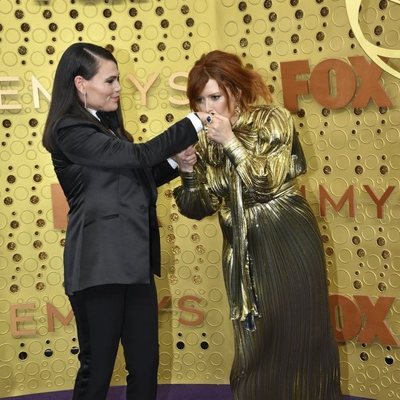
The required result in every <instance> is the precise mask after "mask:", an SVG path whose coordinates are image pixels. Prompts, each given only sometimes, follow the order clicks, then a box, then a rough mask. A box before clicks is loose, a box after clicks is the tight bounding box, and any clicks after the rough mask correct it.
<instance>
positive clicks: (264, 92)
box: [186, 50, 272, 111]
mask: <svg viewBox="0 0 400 400" xmlns="http://www.w3.org/2000/svg"><path fill="white" fill-rule="evenodd" d="M210 79H214V80H215V81H216V82H217V83H218V86H219V87H220V89H221V91H222V92H223V93H224V95H225V96H226V97H227V98H229V96H228V90H229V91H230V93H231V94H232V95H233V96H234V97H235V99H236V102H237V103H238V106H239V108H240V109H241V110H242V111H246V110H248V109H249V107H250V106H251V105H252V104H254V103H256V102H257V101H258V100H259V99H264V100H265V102H266V103H267V104H270V103H271V102H272V96H271V93H270V91H269V89H268V86H267V85H266V83H265V82H264V80H263V78H262V77H261V75H260V74H259V73H258V72H256V71H254V70H253V69H250V68H248V67H246V66H244V65H243V63H242V61H241V59H240V58H239V57H238V56H237V55H235V54H232V53H227V52H224V51H220V50H214V51H211V52H209V53H207V54H203V55H202V56H201V57H200V58H199V60H197V61H196V63H195V64H194V66H193V68H192V69H191V70H190V72H189V76H188V83H187V89H186V94H187V97H188V99H189V103H190V108H191V109H192V110H194V111H198V110H197V105H196V99H197V98H198V97H199V96H200V93H201V92H202V90H203V89H204V87H205V85H206V84H207V82H208V81H209V80H210ZM231 111H232V110H231Z"/></svg>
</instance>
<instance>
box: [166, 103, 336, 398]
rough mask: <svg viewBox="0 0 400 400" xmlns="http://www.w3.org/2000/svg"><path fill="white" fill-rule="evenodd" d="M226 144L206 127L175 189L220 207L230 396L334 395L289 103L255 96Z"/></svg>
mask: <svg viewBox="0 0 400 400" xmlns="http://www.w3.org/2000/svg"><path fill="white" fill-rule="evenodd" d="M232 129H233V132H234V134H235V138H234V139H233V140H232V141H231V142H230V143H229V144H228V145H226V146H225V147H222V146H221V145H218V144H216V143H213V142H210V141H208V139H207V137H206V134H205V133H204V132H203V133H202V134H200V137H199V142H198V144H197V152H198V162H197V164H196V165H195V170H194V172H193V173H183V174H181V179H182V185H181V186H179V187H177V188H176V189H175V190H174V197H175V201H176V204H177V205H178V207H179V210H180V212H181V213H182V214H183V215H186V216H188V217H190V218H194V219H202V218H205V217H207V216H209V215H212V214H214V213H216V212H218V215H219V221H220V226H221V230H222V233H223V249H222V253H223V265H222V267H223V272H224V279H225V283H226V290H227V296H228V300H229V304H230V313H231V315H230V316H231V319H232V321H233V327H234V337H235V357H234V361H233V365H232V370H231V388H232V392H233V397H234V400H260V399H263V400H338V399H340V398H341V394H340V381H339V358H338V348H337V345H336V342H335V340H334V337H333V332H332V329H331V325H330V317H329V311H328V290H327V276H326V269H325V258H324V251H323V246H322V241H321V236H320V232H319V229H318V224H317V221H316V219H315V216H314V215H313V212H312V210H311V208H310V207H309V205H308V203H307V202H306V200H305V199H304V198H303V197H302V196H301V195H300V194H299V192H298V190H297V187H296V179H295V178H296V177H297V176H299V175H300V174H302V173H304V172H305V171H306V163H305V159H304V154H303V152H302V149H301V145H300V142H299V139H298V137H297V133H296V131H295V129H294V125H293V120H292V118H291V115H290V113H289V112H288V111H287V110H285V109H283V108H282V107H280V106H275V105H270V106H257V107H254V108H252V109H251V110H250V111H248V112H246V113H243V114H241V115H240V116H239V118H238V120H237V121H236V123H235V124H234V125H233V127H232Z"/></svg>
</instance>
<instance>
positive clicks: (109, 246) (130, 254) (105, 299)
mask: <svg viewBox="0 0 400 400" xmlns="http://www.w3.org/2000/svg"><path fill="white" fill-rule="evenodd" d="M120 90H121V86H120V84H119V72H118V66H117V62H116V60H115V58H114V56H113V55H112V54H111V52H109V51H108V50H106V49H104V48H102V47H100V46H96V45H93V44H90V43H75V44H73V45H71V46H70V47H69V48H68V49H67V50H66V51H65V52H64V54H63V55H62V57H61V59H60V62H59V65H58V67H57V70H56V74H55V79H54V85H53V92H52V100H51V104H50V109H49V113H48V117H47V121H46V125H45V130H44V135H43V145H44V146H45V148H46V149H47V150H48V151H49V152H50V153H51V157H52V161H53V165H54V168H55V172H56V174H57V177H58V180H59V182H60V184H61V187H62V189H63V191H64V194H65V196H66V198H67V200H68V204H69V214H68V226H67V234H66V244H65V250H64V284H65V290H66V294H67V295H68V297H69V300H70V302H71V305H72V309H73V311H74V314H75V319H76V326H77V331H78V339H79V347H80V353H79V360H80V368H79V371H78V374H77V378H76V381H75V387H74V395H73V400H104V399H106V396H107V392H108V388H109V384H110V380H111V377H112V371H113V367H114V362H115V358H116V354H117V350H118V345H119V342H120V341H121V343H122V346H123V349H124V356H125V362H126V368H127V371H128V377H127V399H128V400H155V399H156V390H157V368H158V324H157V296H156V289H155V284H154V278H153V274H157V275H159V273H160V238H159V231H158V224H157V218H156V200H157V186H159V185H162V184H164V183H166V182H168V181H169V180H171V179H173V178H175V177H176V176H177V175H178V170H177V168H176V166H177V165H176V163H175V164H174V161H173V160H171V159H169V158H170V157H173V156H174V155H176V156H175V157H174V158H175V160H176V161H177V163H178V165H179V163H181V162H190V160H191V159H193V158H195V157H196V156H195V154H194V150H193V147H191V145H192V144H194V143H195V142H196V141H197V132H198V131H199V130H201V129H202V125H203V124H202V120H205V119H206V117H207V114H204V113H198V114H193V113H191V114H189V115H188V116H187V117H186V118H184V119H182V120H181V121H179V122H177V123H176V124H174V125H173V126H171V127H170V128H169V129H167V130H166V131H165V132H164V133H163V134H160V135H158V136H156V137H155V138H154V139H152V140H150V141H148V142H147V143H141V144H134V143H133V140H132V137H131V136H130V134H129V133H128V132H127V131H126V130H125V129H124V126H123V120H122V113H121V108H120V101H119V100H120ZM185 149H187V150H185ZM178 153H180V154H178Z"/></svg>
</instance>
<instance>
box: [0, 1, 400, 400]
mask: <svg viewBox="0 0 400 400" xmlns="http://www.w3.org/2000/svg"><path fill="white" fill-rule="evenodd" d="M76 41H88V42H94V43H97V44H99V45H103V46H105V47H107V48H109V49H110V50H111V51H112V52H113V54H114V55H115V57H116V58H117V60H118V62H119V67H120V72H121V84H122V87H123V89H122V90H123V95H122V106H123V110H124V116H125V119H126V124H127V129H128V130H129V131H130V132H132V133H133V134H134V138H135V141H136V142H139V143H140V142H143V141H146V140H148V139H150V138H151V137H153V136H154V135H156V134H157V133H159V132H161V131H162V130H163V129H165V128H166V127H168V126H169V125H170V124H171V123H173V122H174V121H176V120H178V119H180V118H182V117H183V116H184V115H186V114H187V112H188V111H189V108H188V101H187V99H186V96H185V85H186V78H187V73H188V71H189V70H190V68H191V66H192V65H193V63H194V62H195V60H196V59H198V58H199V57H200V56H201V55H202V54H203V53H205V52H208V51H210V50H213V49H222V50H226V51H230V52H233V53H237V54H238V55H240V56H241V58H242V59H243V61H244V62H245V63H246V64H249V65H251V66H252V67H253V68H255V69H257V70H258V71H260V72H261V73H262V75H263V76H264V77H265V79H266V80H267V81H268V83H269V84H270V88H271V91H272V92H273V95H274V98H275V100H276V102H278V103H281V104H283V105H285V106H286V107H287V108H288V109H289V110H290V111H291V112H292V113H293V116H294V119H295V123H296V127H297V130H298V131H299V133H300V139H301V142H302V144H303V147H304V151H305V154H306V157H307V160H308V173H307V174H306V175H305V176H303V177H302V179H301V180H300V182H299V183H300V185H301V188H302V191H303V193H304V195H305V196H306V197H307V199H308V200H309V201H310V203H311V204H312V207H313V209H314V211H315V214H316V215H317V216H318V221H319V224H320V229H321V233H322V236H323V240H324V246H325V252H326V259H327V270H328V277H329V290H330V304H331V310H332V323H333V328H334V330H335V334H336V338H337V340H338V342H339V346H340V358H341V372H342V387H343V391H344V393H346V394H350V395H354V396H364V397H369V398H374V399H382V400H383V399H385V400H386V399H400V350H399V343H400V322H399V316H400V300H399V289H400V252H399V250H400V207H399V179H400V151H399V150H400V149H399V129H400V109H399V105H400V94H399V86H400V72H399V71H400V68H399V58H400V44H399V43H400V2H399V1H398V0H396V1H394V0H393V1H386V0H381V1H379V0H362V1H361V0H347V1H346V0H307V1H306V0H265V1H261V0H247V1H238V0H202V1H198V0H182V1H178V0H158V1H155V0H153V1H151V0H130V1H129V0H126V1H122V0H91V1H90V0H88V1H85V0H47V1H39V0H0V127H1V128H0V134H1V140H0V162H1V169H0V201H1V208H0V290H1V296H0V397H8V396H20V395H26V394H31V393H42V392H50V391H60V390H67V389H71V388H72V385H73V381H74V377H75V374H76V372H77V367H78V361H77V353H78V351H79V347H78V342H77V337H76V331H75V323H74V318H73V314H72V312H71V309H70V306H69V303H68V300H67V298H66V296H65V295H64V290H63V264H62V253H63V247H64V241H65V223H66V212H67V207H66V204H65V200H64V197H63V194H62V192H61V191H60V188H59V186H58V183H57V179H56V177H55V174H54V171H53V167H52V164H51V161H50V157H49V154H48V153H47V152H46V151H45V150H44V148H43V147H42V145H41V133H42V131H43V125H44V121H45V118H46V113H47V111H48V106H49V99H50V95H51V90H52V79H53V75H54V72H55V68H56V65H57V62H58V60H59V58H60V56H61V54H62V53H63V51H64V49H65V48H66V47H68V46H69V45H70V44H71V43H73V42H76ZM178 183H179V180H175V181H173V182H171V183H170V184H168V185H165V186H163V187H161V188H160V190H159V202H158V215H159V220H160V234H161V238H162V239H161V240H162V277H161V279H158V280H157V286H158V294H159V327H160V353H161V361H160V369H159V382H160V383H164V384H168V383H175V384H180V383H182V384H191V383H196V384H199V383H200V384H202V383H204V384H227V383H228V382H229V371H230V365H231V362H232V357H233V354H232V332H231V322H230V320H229V317H228V308H227V301H226V295H225V289H224V283H223V279H222V273H221V266H220V263H221V235H220V231H219V226H218V221H217V219H216V218H207V219H205V220H203V221H200V222H199V221H193V220H189V219H186V218H185V217H183V216H181V215H180V214H179V212H178V210H177V207H176V205H175V203H174V200H173V197H172V195H171V193H172V189H173V188H174V187H175V186H176V185H177V184H178ZM293 334H295V332H294V333H293ZM124 380H125V370H124V363H123V358H122V357H121V353H120V354H119V357H118V360H117V363H116V365H115V370H114V375H113V381H112V384H113V385H116V386H117V385H123V384H124Z"/></svg>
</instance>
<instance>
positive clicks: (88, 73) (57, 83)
mask: <svg viewBox="0 0 400 400" xmlns="http://www.w3.org/2000/svg"><path fill="white" fill-rule="evenodd" d="M100 60H110V61H114V62H115V64H118V63H117V60H116V59H115V57H114V56H113V55H112V53H111V52H110V51H108V50H107V49H105V48H104V47H101V46H97V45H95V44H92V43H81V42H79V43H74V44H72V45H71V46H70V47H68V48H67V49H66V50H65V52H64V53H63V55H62V56H61V59H60V61H59V63H58V66H57V69H56V73H55V77H54V83H53V89H52V96H51V102H50V107H49V111H48V115H47V120H46V123H45V127H44V133H43V140H42V142H43V146H44V147H45V148H46V149H47V150H49V151H51V149H52V147H53V146H52V131H53V129H54V128H55V126H56V124H57V123H58V121H59V120H60V119H61V118H62V117H63V116H64V115H66V114H72V115H77V116H81V117H83V118H86V119H90V120H92V119H94V120H95V118H93V117H92V116H91V114H90V113H88V111H87V110H86V109H85V107H84V104H82V102H81V100H80V99H79V96H78V93H77V90H76V87H75V83H74V79H75V77H76V76H78V75H80V76H82V77H83V78H85V79H86V80H90V79H91V78H93V76H94V75H96V73H97V72H98V69H99V64H100V63H99V61H100ZM116 113H117V118H118V120H119V126H120V127H121V130H122V133H123V134H124V135H126V136H129V134H127V133H126V132H125V131H124V129H123V120H122V112H121V107H118V110H117V112H116Z"/></svg>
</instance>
